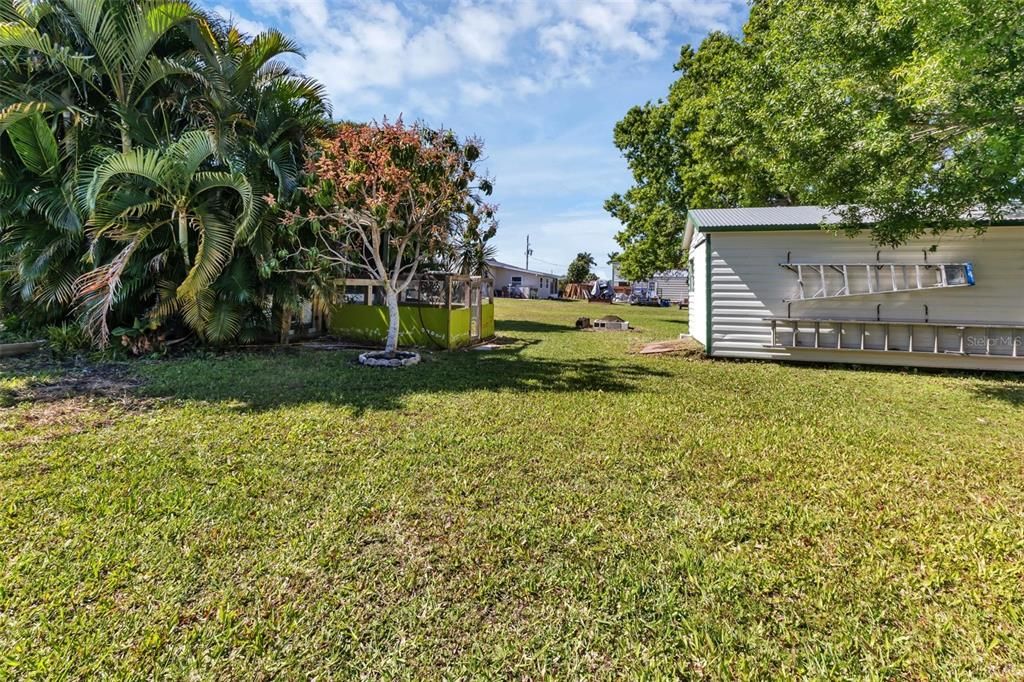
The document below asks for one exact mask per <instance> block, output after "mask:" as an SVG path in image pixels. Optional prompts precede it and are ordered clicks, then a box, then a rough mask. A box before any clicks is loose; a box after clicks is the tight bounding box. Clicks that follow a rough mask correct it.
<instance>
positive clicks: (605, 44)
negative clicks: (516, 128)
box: [243, 0, 745, 115]
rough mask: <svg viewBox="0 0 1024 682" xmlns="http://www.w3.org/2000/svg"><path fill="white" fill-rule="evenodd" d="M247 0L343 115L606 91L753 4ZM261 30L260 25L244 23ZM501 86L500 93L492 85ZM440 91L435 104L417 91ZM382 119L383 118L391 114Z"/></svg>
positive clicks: (718, 0) (737, 0)
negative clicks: (399, 104)
mask: <svg viewBox="0 0 1024 682" xmlns="http://www.w3.org/2000/svg"><path fill="white" fill-rule="evenodd" d="M333 2H334V4H330V5H329V4H328V0H249V5H250V7H251V8H252V10H253V11H254V12H255V13H257V14H258V15H259V18H263V17H271V18H274V19H276V20H277V22H276V23H278V24H283V25H282V26H281V28H282V29H284V30H285V31H287V32H289V33H292V34H293V35H296V37H297V38H298V39H299V40H300V41H301V42H302V44H303V46H304V48H305V49H306V52H307V54H308V55H309V58H308V60H307V62H306V64H305V65H304V66H303V67H302V68H303V69H304V70H305V71H307V72H308V73H310V75H312V76H315V77H316V78H318V79H320V80H322V81H323V82H324V83H325V84H326V85H327V87H328V89H329V91H330V92H331V94H332V98H333V99H335V100H337V101H336V102H335V107H336V110H337V111H338V112H339V114H341V115H345V112H346V111H352V110H353V107H352V106H351V105H361V104H365V103H366V102H368V101H371V100H372V99H373V98H372V97H370V95H371V93H376V94H380V93H381V92H384V93H387V94H388V97H387V99H390V100H394V99H395V97H396V96H398V97H399V98H400V99H404V100H405V101H408V102H415V101H419V102H420V104H429V107H425V108H424V109H423V111H424V112H425V109H426V108H430V109H431V110H433V111H435V112H437V111H438V110H443V109H445V108H446V107H447V106H448V105H449V103H451V104H455V103H458V104H460V105H469V106H485V105H488V104H493V103H494V102H496V101H500V100H502V99H503V98H504V99H506V100H507V99H508V98H509V97H515V98H528V97H533V96H537V95H540V94H542V93H545V92H548V91H550V90H551V89H553V88H555V87H558V86H560V85H564V84H571V85H583V86H587V85H590V84H591V83H593V82H597V81H598V80H599V78H600V74H601V73H602V71H603V70H604V69H605V68H606V66H607V64H608V63H609V62H611V61H614V60H627V61H629V60H632V61H645V60H650V59H654V58H657V57H659V56H662V55H664V54H665V53H666V50H668V49H669V48H671V49H672V50H674V49H675V47H676V45H675V44H672V43H678V42H680V41H679V40H678V38H677V39H676V40H674V41H670V40H669V36H670V34H672V33H673V32H675V33H679V32H685V33H690V32H691V31H701V32H703V31H706V30H708V29H711V28H721V27H723V26H725V25H726V24H727V23H728V21H729V19H730V17H735V16H736V15H737V14H740V13H742V11H743V7H744V5H745V1H744V0H586V1H585V0H547V1H546V2H541V1H540V0H487V1H485V0H453V1H452V3H451V4H450V5H449V6H447V7H443V8H439V7H437V6H435V5H431V4H429V3H424V2H421V0H393V1H387V0H359V1H356V0H333ZM243 20H244V21H247V22H248V25H249V26H251V27H255V26H258V25H259V23H258V22H256V21H251V20H249V19H243ZM486 83H493V84H494V85H485V84H486ZM412 90H416V91H418V92H419V93H423V92H427V91H430V92H432V93H434V95H433V99H436V100H437V101H428V100H431V99H432V98H426V97H423V96H422V95H421V96H417V97H413V96H411V95H410V91H412ZM382 113H383V112H382Z"/></svg>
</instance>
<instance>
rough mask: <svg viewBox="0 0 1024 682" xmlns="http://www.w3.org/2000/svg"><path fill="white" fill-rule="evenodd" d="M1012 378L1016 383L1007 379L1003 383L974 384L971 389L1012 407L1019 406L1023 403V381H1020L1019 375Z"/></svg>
mask: <svg viewBox="0 0 1024 682" xmlns="http://www.w3.org/2000/svg"><path fill="white" fill-rule="evenodd" d="M1013 378H1014V379H1015V380H1016V381H1017V383H1016V384H1013V383H1010V381H1007V382H1006V383H1003V384H988V385H985V386H976V387H975V388H974V389H973V390H974V393H976V394H977V395H979V396H981V397H983V398H993V399H995V400H1001V401H1002V402H1004V403H1008V404H1010V405H1013V406H1014V407H1021V406H1022V405H1024V383H1022V382H1021V378H1020V377H1016V376H1015V377H1013Z"/></svg>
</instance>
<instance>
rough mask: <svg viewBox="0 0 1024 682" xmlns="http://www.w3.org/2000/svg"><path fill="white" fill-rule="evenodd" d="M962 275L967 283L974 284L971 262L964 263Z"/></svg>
mask: <svg viewBox="0 0 1024 682" xmlns="http://www.w3.org/2000/svg"><path fill="white" fill-rule="evenodd" d="M964 277H966V278H967V285H968V286H972V287H973V286H974V265H973V264H971V263H964Z"/></svg>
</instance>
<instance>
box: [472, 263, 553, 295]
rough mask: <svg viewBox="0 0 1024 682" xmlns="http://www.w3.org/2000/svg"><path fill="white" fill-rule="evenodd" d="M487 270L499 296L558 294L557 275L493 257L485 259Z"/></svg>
mask: <svg viewBox="0 0 1024 682" xmlns="http://www.w3.org/2000/svg"><path fill="white" fill-rule="evenodd" d="M487 270H488V272H489V273H490V275H491V277H493V278H494V289H495V292H497V294H498V295H499V296H513V297H516V298H547V297H548V296H557V295H558V276H557V275H552V274H550V273H547V272H537V271H536V270H527V269H526V268H520V267H517V266H515V265H509V264H508V263H501V262H499V261H496V260H494V259H488V260H487Z"/></svg>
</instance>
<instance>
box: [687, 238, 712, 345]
mask: <svg viewBox="0 0 1024 682" xmlns="http://www.w3.org/2000/svg"><path fill="white" fill-rule="evenodd" d="M695 241H697V242H698V243H696V244H694V245H693V246H692V247H690V314H689V319H690V323H689V327H690V336H692V337H693V338H695V339H697V340H698V341H700V342H701V343H702V344H704V346H705V348H706V347H707V345H708V339H707V286H708V277H707V251H706V249H707V242H706V241H705V240H704V238H703V237H698V239H697V240H695Z"/></svg>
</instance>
